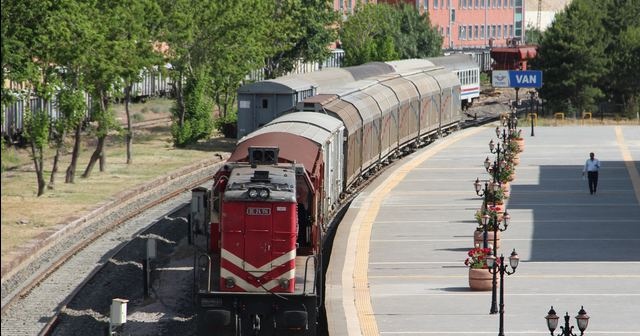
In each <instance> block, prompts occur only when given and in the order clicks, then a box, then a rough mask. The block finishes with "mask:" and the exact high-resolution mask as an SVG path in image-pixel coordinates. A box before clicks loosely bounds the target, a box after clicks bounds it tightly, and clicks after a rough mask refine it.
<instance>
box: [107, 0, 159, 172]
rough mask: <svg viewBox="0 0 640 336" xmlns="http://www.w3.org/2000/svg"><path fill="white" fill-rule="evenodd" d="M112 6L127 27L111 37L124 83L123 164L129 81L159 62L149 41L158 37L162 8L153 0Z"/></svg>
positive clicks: (129, 132)
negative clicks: (116, 45) (116, 44)
mask: <svg viewBox="0 0 640 336" xmlns="http://www.w3.org/2000/svg"><path fill="white" fill-rule="evenodd" d="M116 8H117V10H118V12H117V14H116V16H117V17H118V20H119V22H118V23H119V24H120V25H122V26H124V27H127V29H126V30H120V31H118V33H117V36H114V37H115V38H116V39H118V40H119V41H120V42H122V48H121V52H122V53H121V55H120V59H121V61H122V63H121V68H120V69H121V72H120V77H121V78H122V81H123V86H124V104H125V105H124V106H125V113H126V116H127V129H126V131H125V142H126V147H127V164H131V163H132V162H133V158H132V153H131V150H132V149H131V147H132V146H133V137H134V132H133V128H132V125H131V112H130V111H129V103H130V101H131V90H132V87H133V84H134V83H136V82H138V81H139V80H140V78H141V74H142V73H143V72H145V71H146V72H155V71H156V70H154V66H155V68H156V69H157V68H158V67H159V66H161V65H162V57H161V55H160V53H157V52H155V51H154V50H153V47H154V44H153V43H152V42H154V41H156V38H157V37H158V32H159V28H160V27H158V25H157V24H156V22H157V20H158V18H160V17H161V16H162V12H161V11H160V7H159V6H158V5H157V4H156V2H154V1H150V0H144V1H141V0H133V1H126V2H124V3H121V6H118V7H116Z"/></svg>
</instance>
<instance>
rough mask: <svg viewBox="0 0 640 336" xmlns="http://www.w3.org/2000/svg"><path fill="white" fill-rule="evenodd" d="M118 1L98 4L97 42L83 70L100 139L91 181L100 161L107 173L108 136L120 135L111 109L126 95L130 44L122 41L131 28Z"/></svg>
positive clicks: (89, 166)
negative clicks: (113, 100)
mask: <svg viewBox="0 0 640 336" xmlns="http://www.w3.org/2000/svg"><path fill="white" fill-rule="evenodd" d="M123 5H124V4H123V3H122V2H121V1H118V0H107V1H99V2H96V4H95V7H94V8H95V12H94V13H95V17H94V25H95V27H96V30H97V35H96V36H97V39H96V40H95V41H94V44H93V50H92V52H91V53H90V59H89V61H88V67H87V68H85V69H83V75H84V76H85V79H86V82H87V86H88V87H89V88H90V94H91V97H92V100H93V106H92V109H91V120H92V121H94V122H95V125H96V126H95V129H94V135H95V136H96V138H97V143H96V149H95V150H94V152H93V153H92V155H91V158H90V159H89V163H88V164H87V167H86V168H85V171H84V173H83V174H82V177H84V178H87V177H89V176H90V175H91V171H92V170H93V167H94V166H95V163H96V162H97V161H98V160H99V161H100V171H102V172H103V171H105V169H106V154H105V151H104V145H105V141H106V137H107V135H109V134H110V133H111V132H113V131H118V130H119V129H118V124H117V123H116V122H115V116H114V114H113V110H112V109H111V108H110V106H109V104H110V100H109V99H110V97H111V96H113V95H117V94H118V93H119V92H122V77H121V74H122V73H123V71H124V70H123V69H124V67H125V66H124V63H125V62H126V57H124V55H126V49H127V48H128V47H129V44H128V43H126V41H123V40H122V36H123V34H125V33H126V31H127V27H125V26H122V25H121V22H120V15H122V12H123V11H126V7H123Z"/></svg>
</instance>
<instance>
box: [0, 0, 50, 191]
mask: <svg viewBox="0 0 640 336" xmlns="http://www.w3.org/2000/svg"><path fill="white" fill-rule="evenodd" d="M61 7H62V6H61V3H60V2H55V3H54V2H48V1H38V2H35V3H34V2H32V1H25V0H15V1H2V16H3V17H2V22H3V23H2V33H3V36H2V39H3V52H2V69H3V72H4V71H7V72H8V75H7V77H8V78H9V79H10V80H13V81H15V82H18V83H23V84H24V85H25V87H26V94H25V95H24V96H23V99H25V100H26V101H28V102H29V101H30V99H31V95H32V94H34V95H35V96H36V97H38V98H40V99H42V101H43V108H42V109H37V110H34V109H32V108H31V107H30V106H28V105H29V104H25V106H26V107H25V115H24V135H25V138H26V139H27V140H28V141H29V145H30V148H31V155H32V158H33V163H34V168H35V171H36V179H37V181H38V191H37V195H38V196H41V195H42V194H44V189H45V179H44V148H45V146H46V145H47V143H48V140H49V139H48V136H49V126H50V125H49V115H48V111H47V108H46V106H48V104H49V101H50V100H51V98H52V95H53V93H54V89H55V87H56V85H57V83H58V81H59V76H58V69H57V67H56V65H55V57H54V55H55V53H56V50H57V48H58V46H57V41H56V40H55V38H54V37H55V36H56V33H57V30H58V29H59V26H58V25H57V24H56V22H55V19H56V15H55V13H58V12H59V11H60V10H61ZM16 18H19V19H16Z"/></svg>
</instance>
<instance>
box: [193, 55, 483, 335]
mask: <svg viewBox="0 0 640 336" xmlns="http://www.w3.org/2000/svg"><path fill="white" fill-rule="evenodd" d="M456 58H457V57H453V58H450V59H443V60H440V61H442V62H445V61H446V63H447V64H448V65H447V66H444V65H436V64H435V63H434V62H432V61H431V60H429V59H413V60H400V61H390V62H375V63H369V64H364V65H362V66H359V67H356V68H351V69H342V71H329V72H328V73H330V74H333V75H332V76H333V77H332V76H328V77H323V76H326V73H325V74H322V76H320V74H309V75H308V76H295V77H293V78H292V77H289V78H280V79H278V80H271V81H265V82H262V83H256V84H255V85H252V86H251V87H249V88H247V87H245V88H241V89H240V90H239V95H242V98H239V104H240V106H242V105H243V104H244V106H245V107H246V108H247V109H248V108H250V107H251V106H255V105H253V104H254V103H256V102H257V103H258V105H257V106H258V107H259V109H258V110H255V111H249V110H247V111H245V112H247V113H246V114H245V116H250V117H252V118H255V119H251V120H243V122H245V124H244V127H250V126H251V127H255V128H254V129H251V130H250V132H248V133H246V134H245V135H243V136H242V138H240V139H239V140H238V143H237V147H236V148H235V150H234V151H233V153H232V154H231V156H230V157H229V159H228V160H227V161H226V162H225V164H224V166H222V168H221V169H220V170H219V171H218V172H216V173H215V175H214V176H213V177H212V181H211V182H210V183H208V184H207V187H197V188H195V189H193V191H192V200H191V213H190V215H189V228H190V235H189V240H190V242H191V243H192V244H193V245H194V249H193V251H194V254H193V262H194V267H193V272H194V273H193V279H194V282H193V285H194V288H193V293H194V302H195V305H196V307H195V308H196V312H197V313H196V315H197V317H196V319H197V321H198V322H197V325H198V334H200V335H310V336H314V335H318V333H319V331H318V330H319V325H320V321H321V316H322V314H321V312H322V307H323V291H322V289H323V286H322V284H323V274H324V273H323V269H322V265H323V262H324V261H325V258H326V254H327V253H328V251H325V248H326V246H325V244H326V242H327V240H328V237H330V236H331V234H332V232H335V227H336V226H337V222H339V221H338V220H336V218H337V217H339V216H337V214H339V213H340V211H341V209H344V208H345V206H346V204H348V202H349V200H350V199H352V197H354V195H357V191H358V190H359V188H361V187H362V186H364V185H365V184H366V183H365V182H366V181H367V179H371V177H372V176H375V175H376V172H379V171H380V169H381V168H382V167H384V166H385V165H388V164H389V163H391V162H393V161H394V160H395V159H397V158H399V157H401V156H402V155H405V154H407V153H410V152H412V151H414V150H415V149H417V148H418V147H420V146H423V145H425V144H428V143H430V142H431V141H433V140H434V139H435V138H438V137H440V136H443V135H446V134H447V133H451V132H454V131H456V130H457V129H458V128H459V127H460V124H461V122H462V121H463V117H464V114H463V111H462V106H463V104H462V99H463V98H462V91H461V88H462V86H461V83H460V79H459V76H461V75H463V74H462V73H461V72H460V70H462V68H463V66H467V65H469V64H468V63H467V62H468V57H466V58H459V60H460V62H462V63H463V64H456V62H455V61H454V59H456ZM442 64H444V63H442ZM474 67H475V69H474V70H476V71H477V70H478V65H477V64H475V66H474ZM452 69H457V71H456V70H452ZM325 71H326V70H325ZM318 78H321V79H322V80H318ZM310 84H315V85H316V86H315V88H314V87H313V85H310ZM286 86H288V87H289V89H291V88H295V89H296V90H287V87H286ZM269 89H270V90H272V91H273V92H271V93H269V92H268V90H269ZM314 89H315V91H314ZM252 90H253V91H252ZM305 90H311V91H305ZM252 92H253V94H254V96H253V97H251V96H250V94H251V93H252ZM274 92H275V93H274ZM250 98H253V99H250ZM242 99H246V101H247V102H245V103H243V102H242ZM262 99H265V100H266V103H264V104H263V103H262ZM272 103H273V105H277V104H276V103H279V104H280V105H278V107H279V108H281V109H282V110H277V109H272V110H269V109H268V107H269V106H271V104H272ZM294 103H295V104H294ZM291 104H294V106H295V107H291V106H290V105H291ZM274 107H275V106H274ZM249 112H251V113H249ZM261 113H263V114H264V115H261ZM275 114H277V115H275ZM271 117H273V118H272V119H271V120H268V119H269V118H271ZM256 121H258V122H257V123H256ZM262 121H264V125H259V123H260V122H262ZM245 131H246V129H245Z"/></svg>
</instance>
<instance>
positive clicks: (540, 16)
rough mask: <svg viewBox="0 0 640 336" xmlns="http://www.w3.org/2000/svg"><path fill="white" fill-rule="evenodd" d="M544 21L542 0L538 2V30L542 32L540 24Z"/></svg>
mask: <svg viewBox="0 0 640 336" xmlns="http://www.w3.org/2000/svg"><path fill="white" fill-rule="evenodd" d="M541 21H542V0H538V18H537V21H536V28H538V32H540V22H541Z"/></svg>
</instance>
